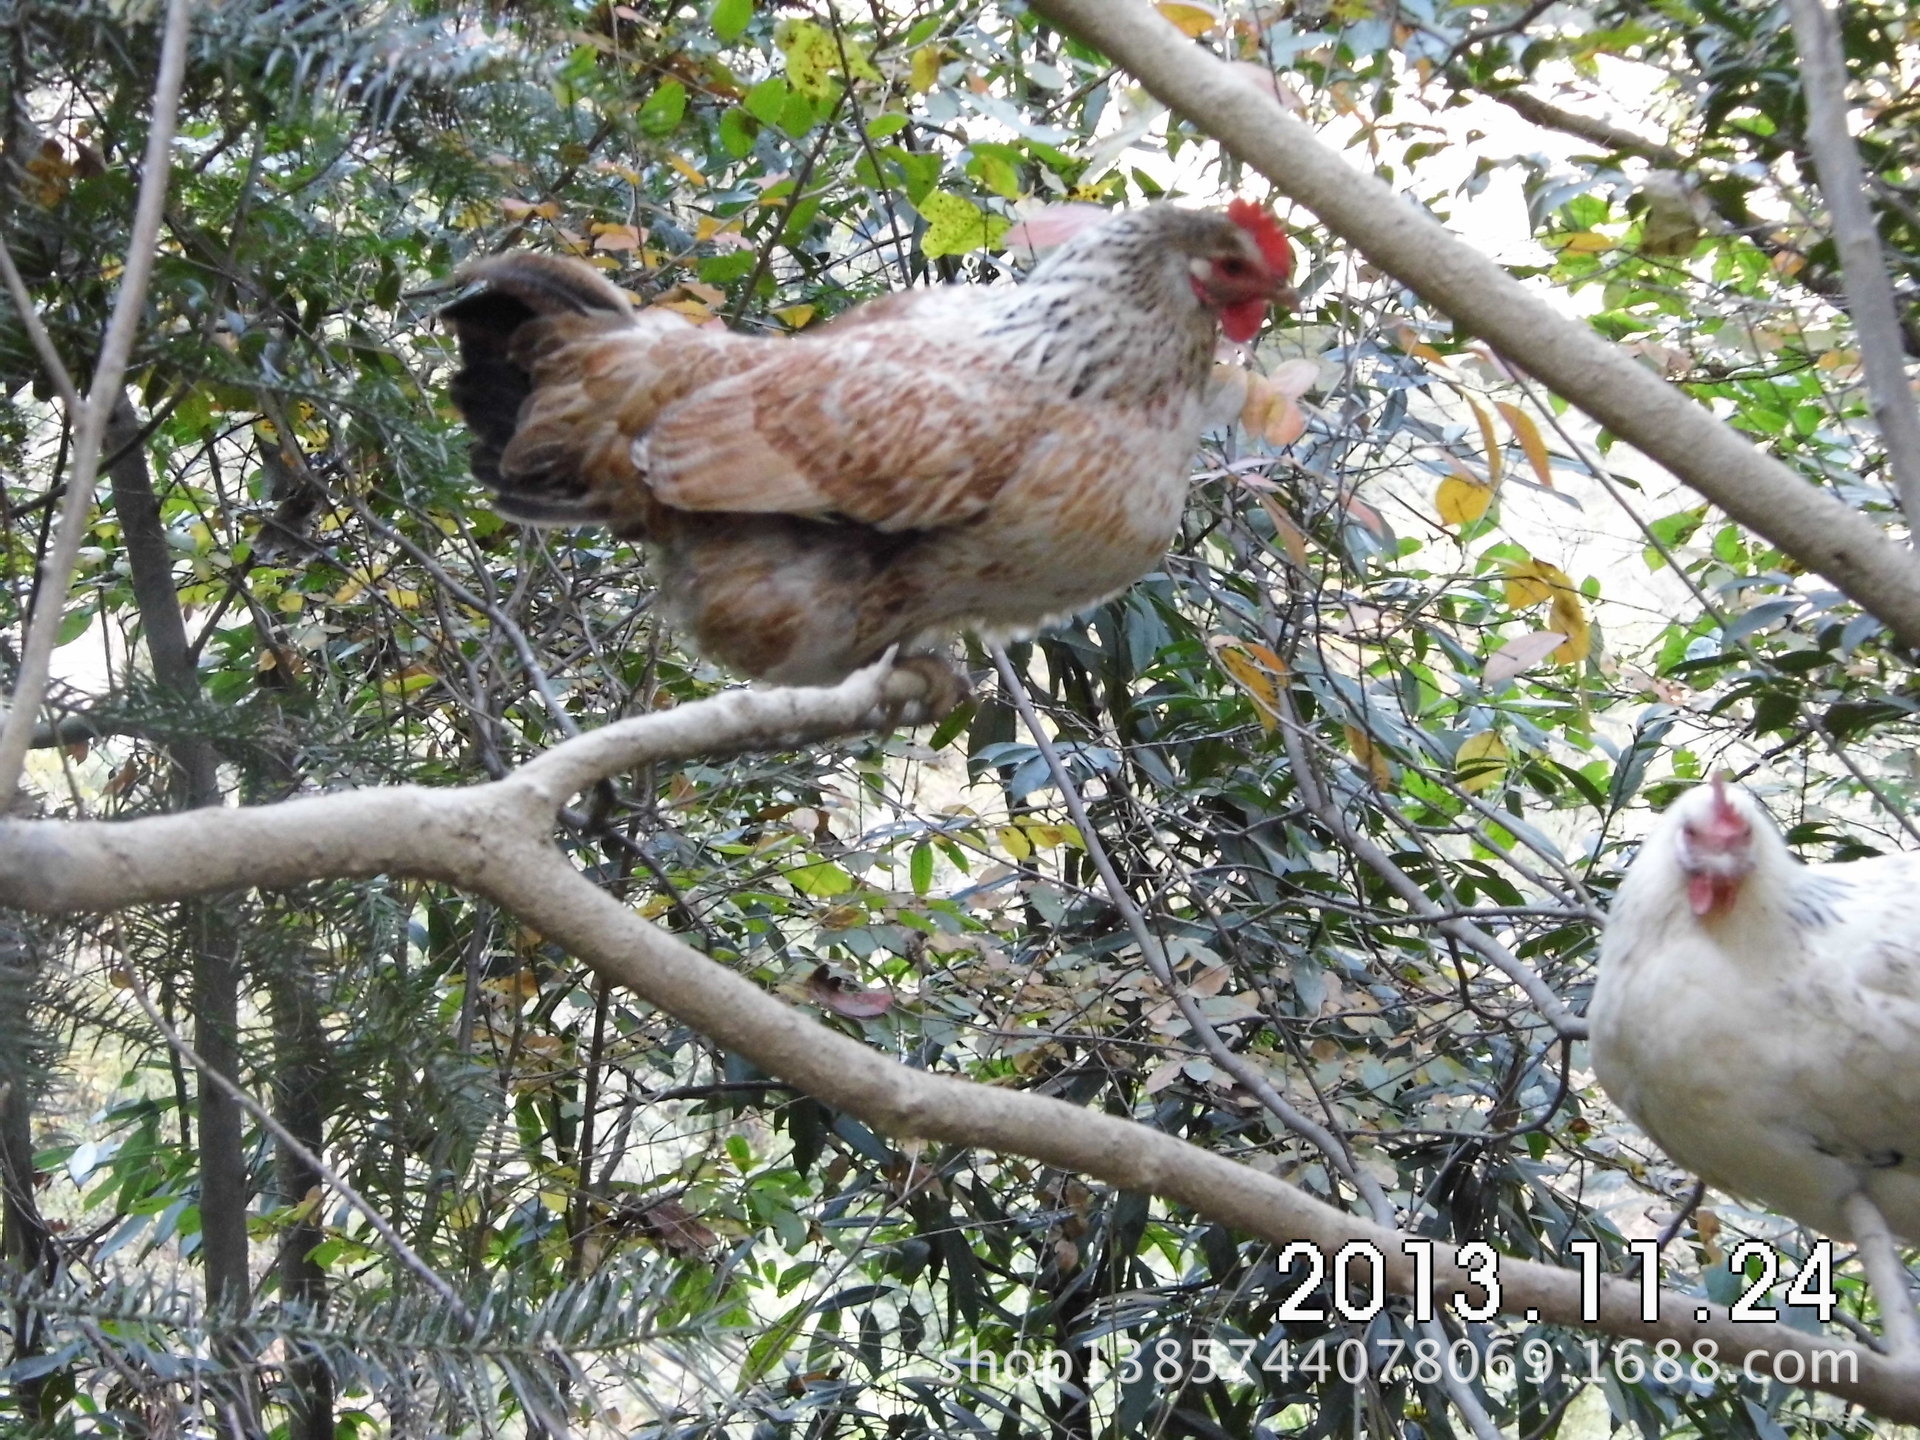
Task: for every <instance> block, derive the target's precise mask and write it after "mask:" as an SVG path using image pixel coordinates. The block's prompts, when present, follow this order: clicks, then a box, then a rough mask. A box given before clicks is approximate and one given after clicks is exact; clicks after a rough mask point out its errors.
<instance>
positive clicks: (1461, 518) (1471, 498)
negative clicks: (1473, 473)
mask: <svg viewBox="0 0 1920 1440" xmlns="http://www.w3.org/2000/svg"><path fill="white" fill-rule="evenodd" d="M1433 503H1434V506H1435V508H1436V509H1438V510H1439V512H1440V523H1441V524H1443V525H1471V524H1472V523H1473V522H1474V521H1476V520H1478V519H1479V518H1480V517H1481V516H1482V515H1485V514H1486V513H1487V510H1488V509H1489V508H1490V507H1491V506H1492V504H1493V486H1491V485H1484V484H1482V483H1481V482H1480V481H1478V480H1467V479H1463V478H1462V477H1460V476H1458V475H1449V476H1448V477H1447V478H1446V479H1444V480H1442V481H1441V482H1440V490H1439V493H1438V494H1436V495H1435V496H1434V498H1433Z"/></svg>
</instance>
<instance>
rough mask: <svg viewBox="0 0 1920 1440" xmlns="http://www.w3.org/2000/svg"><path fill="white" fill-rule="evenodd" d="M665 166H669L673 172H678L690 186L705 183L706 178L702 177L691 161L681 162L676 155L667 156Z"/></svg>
mask: <svg viewBox="0 0 1920 1440" xmlns="http://www.w3.org/2000/svg"><path fill="white" fill-rule="evenodd" d="M667 164H669V165H671V166H672V167H673V168H674V169H675V170H678V171H679V172H680V174H681V176H682V177H683V178H684V179H686V180H687V181H688V182H689V183H690V184H694V185H704V184H706V183H707V177H706V176H705V175H702V174H701V173H700V171H699V169H698V167H696V166H695V165H694V164H693V163H692V162H691V161H688V160H682V159H681V158H680V157H679V156H678V155H672V154H670V155H668V156H667Z"/></svg>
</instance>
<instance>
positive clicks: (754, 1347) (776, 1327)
mask: <svg viewBox="0 0 1920 1440" xmlns="http://www.w3.org/2000/svg"><path fill="white" fill-rule="evenodd" d="M812 1311H813V1300H812V1297H810V1296H809V1297H807V1298H804V1299H802V1300H801V1301H800V1303H799V1304H798V1305H796V1306H794V1307H793V1308H792V1309H791V1310H789V1311H787V1313H786V1314H784V1315H782V1316H781V1317H780V1318H779V1319H778V1320H776V1321H774V1322H773V1324H771V1325H769V1326H768V1327H767V1328H766V1330H765V1331H763V1332H762V1333H761V1336H760V1338H759V1339H758V1340H756V1341H754V1342H753V1344H751V1345H749V1346H748V1347H747V1359H746V1363H745V1364H744V1365H742V1366H741V1367H740V1383H741V1384H742V1385H757V1384H759V1382H760V1381H761V1380H763V1379H765V1378H766V1377H767V1375H769V1374H770V1373H771V1372H772V1370H773V1367H774V1366H776V1365H778V1364H779V1363H780V1362H781V1361H782V1360H783V1359H785V1358H786V1354H787V1351H789V1350H791V1349H792V1348H793V1342H794V1341H795V1340H797V1339H798V1338H799V1336H800V1331H801V1330H802V1328H804V1327H805V1325H806V1323H807V1316H808V1315H809V1314H811V1313H812Z"/></svg>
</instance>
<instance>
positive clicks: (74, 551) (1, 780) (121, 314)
mask: <svg viewBox="0 0 1920 1440" xmlns="http://www.w3.org/2000/svg"><path fill="white" fill-rule="evenodd" d="M191 9H192V5H191V0H169V3H168V5H167V19H166V30H165V35H164V37H163V38H162V40H161V44H160V73H159V77H158V78H157V79H156V80H155V81H154V87H153V119H152V121H151V122H150V124H149V126H148V129H147V150H146V156H145V159H144V160H143V161H142V162H141V163H142V168H141V173H140V198H139V201H138V203H137V204H136V206H135V208H134V216H133V230H132V233H131V234H130V235H129V236H128V237H127V263H126V268H125V269H124V270H123V271H122V273H121V276H120V288H119V291H118V292H117V293H116V294H115V296H114V301H113V315H112V318H111V319H109V320H108V322H107V333H106V338H105V339H104V340H102V342H101V345H100V361H99V363H98V364H97V365H95V366H94V371H93V379H92V381H91V383H90V384H89V386H88V389H87V398H86V401H85V402H84V403H83V404H82V405H81V406H80V407H79V410H78V412H77V413H73V414H71V416H70V419H71V421H72V423H73V429H74V440H73V461H72V465H71V467H70V469H69V473H68V477H67V493H66V496H65V497H64V499H63V500H62V502H61V506H60V521H59V527H58V529H57V530H56V532H55V535H54V541H53V547H52V549H51V550H50V551H49V553H48V555H47V560H46V563H45V565H43V566H42V567H41V571H40V588H39V591H38V602H37V604H36V606H35V608H34V613H33V623H32V625H31V626H29V627H28V630H27V640H26V644H25V645H24V646H23V647H22V649H21V655H20V671H19V675H18V677H17V679H16V680H15V682H14V688H13V698H12V701H11V704H10V705H9V708H8V710H7V717H6V723H5V725H4V726H0V811H4V810H5V809H7V807H8V806H9V805H10V804H11V803H12V800H13V796H14V792H15V791H16V790H17V789H18V788H19V785H20V770H21V766H22V765H23V764H24V763H25V761H26V755H27V749H28V746H29V744H30V743H31V741H32V739H33V725H34V717H35V716H36V714H37V713H38V712H39V709H40V698H41V696H42V695H43V694H44V693H45V691H46V688H47V674H48V671H49V669H50V667H51V665H52V659H53V641H54V637H55V636H56V635H57V634H58V633H59V631H60V619H61V615H62V613H63V612H64V611H65V609H66V597H67V591H68V589H69V588H70V587H71V586H72V584H73V571H74V566H75V565H76V564H77V563H78V561H79V558H80V544H81V542H82V541H83V540H85V539H86V534H87V517H88V514H89V513H90V512H91V510H92V509H93V487H94V481H95V479H96V478H97V477H98V476H99V473H100V452H101V447H102V445H103V444H104V443H105V441H106V432H107V421H108V419H109V418H110V417H111V415H112V413H113V406H114V403H115V401H116V400H117V399H118V398H119V395H120V381H121V379H122V377H124V376H125V374H126V371H127V361H128V359H129V358H130V357H131V356H132V354H133V342H134V338H135V337H136V336H137V335H138V334H139V331H140V317H141V315H142V313H143V311H144V310H145V307H146V301H147V281H148V279H149V278H150V277H151V276H152V274H153V258H154V252H155V249H156V247H157V245H158V243H159V238H160V222H161V219H162V216H163V214H164V212H165V208H166V199H167V179H168V174H167V172H168V169H169V167H170V166H171V164H172V160H173V131H174V122H175V120H176V119H177V118H178V114H179V109H180V85H181V79H182V77H183V76H184V75H185V73H186V64H187V20H188V16H189V14H190V12H191ZM7 268H8V270H9V271H11V270H12V265H11V262H10V261H9V263H8V266H7ZM17 279H18V276H17V275H13V274H9V276H8V287H9V289H10V290H11V289H12V288H13V286H14V283H15V281H17ZM15 303H16V304H18V303H19V296H18V295H17V294H16V295H15ZM31 313H32V311H31V306H30V305H29V306H27V307H25V308H23V309H22V311H21V314H22V316H23V319H24V317H25V316H27V315H29V314H31ZM36 343H37V342H36ZM71 383H72V382H71V381H69V382H68V388H69V390H70V389H71Z"/></svg>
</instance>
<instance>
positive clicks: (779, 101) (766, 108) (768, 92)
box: [740, 75, 793, 125]
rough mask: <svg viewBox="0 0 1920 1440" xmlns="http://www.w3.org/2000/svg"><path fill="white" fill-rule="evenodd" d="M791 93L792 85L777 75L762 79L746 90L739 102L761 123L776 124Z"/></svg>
mask: <svg viewBox="0 0 1920 1440" xmlns="http://www.w3.org/2000/svg"><path fill="white" fill-rule="evenodd" d="M792 93H793V87H792V86H791V85H789V84H787V82H786V81H785V80H783V79H781V78H780V77H779V76H778V75H774V76H770V77H769V78H767V79H765V80H762V81H761V82H760V83H759V84H758V85H756V86H754V87H753V88H752V89H751V90H749V91H747V93H746V95H745V97H744V98H742V100H741V101H740V103H741V104H742V105H743V106H745V107H746V111H747V113H748V114H749V115H751V116H753V118H754V119H756V120H758V121H760V122H761V123H762V124H763V125H778V124H779V123H780V112H781V111H782V110H784V109H785V108H786V104H787V97H788V96H789V95H791V94H792Z"/></svg>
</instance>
